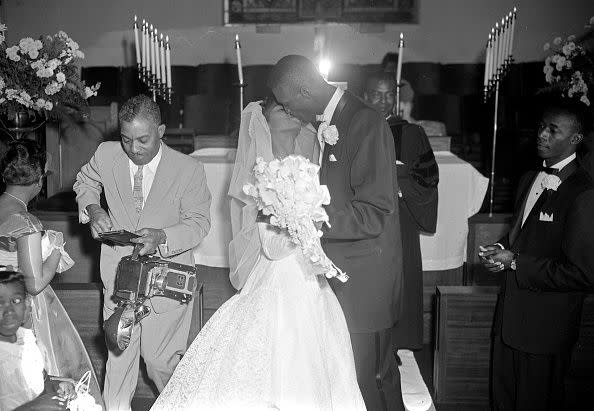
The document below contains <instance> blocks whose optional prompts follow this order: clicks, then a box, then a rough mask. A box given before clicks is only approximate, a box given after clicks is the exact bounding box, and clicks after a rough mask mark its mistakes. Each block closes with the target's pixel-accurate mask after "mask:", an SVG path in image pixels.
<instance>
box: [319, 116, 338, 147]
mask: <svg viewBox="0 0 594 411" xmlns="http://www.w3.org/2000/svg"><path fill="white" fill-rule="evenodd" d="M318 139H320V140H321V141H323V142H324V143H326V144H329V145H331V146H333V145H335V144H336V143H337V142H338V129H337V128H336V126H334V125H332V126H331V125H329V124H328V123H326V122H325V121H324V122H323V123H321V124H320V126H319V127H318Z"/></svg>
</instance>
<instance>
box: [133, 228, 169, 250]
mask: <svg viewBox="0 0 594 411" xmlns="http://www.w3.org/2000/svg"><path fill="white" fill-rule="evenodd" d="M136 234H138V235H140V237H138V238H133V239H132V240H130V241H132V242H133V243H136V244H142V245H143V247H142V249H141V250H140V252H139V253H138V254H139V255H147V254H153V253H154V252H155V251H157V247H158V246H159V245H161V244H165V242H166V241H167V235H166V234H165V231H163V230H161V229H158V228H143V229H142V230H139V231H137V232H136Z"/></svg>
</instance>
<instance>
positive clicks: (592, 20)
mask: <svg viewBox="0 0 594 411" xmlns="http://www.w3.org/2000/svg"><path fill="white" fill-rule="evenodd" d="M589 23H590V24H593V25H594V16H592V17H590V22H589Z"/></svg>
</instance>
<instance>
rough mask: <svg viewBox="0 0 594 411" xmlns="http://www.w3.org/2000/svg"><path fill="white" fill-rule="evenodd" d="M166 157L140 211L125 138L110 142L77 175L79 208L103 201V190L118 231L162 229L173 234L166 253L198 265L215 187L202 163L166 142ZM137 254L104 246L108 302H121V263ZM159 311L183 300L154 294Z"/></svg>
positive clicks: (163, 253) (169, 235) (129, 249)
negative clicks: (117, 286) (117, 287)
mask: <svg viewBox="0 0 594 411" xmlns="http://www.w3.org/2000/svg"><path fill="white" fill-rule="evenodd" d="M162 147H163V152H162V156H161V161H160V162H159V166H158V167H157V172H156V174H155V178H154V180H153V185H152V186H151V190H150V192H149V195H148V197H147V198H146V200H145V202H144V207H143V209H142V212H141V213H140V215H138V214H137V212H136V209H135V206H134V198H133V197H132V185H131V181H130V169H129V160H128V156H127V155H126V153H125V152H124V150H123V149H122V147H121V144H120V143H119V142H115V141H109V142H104V143H102V144H101V145H99V147H98V148H97V151H96V152H95V154H94V155H93V157H92V158H91V160H90V161H89V162H88V163H87V164H85V165H84V166H83V167H82V168H81V170H80V172H79V173H78V174H77V176H76V182H75V183H74V191H75V192H76V201H77V203H78V207H79V210H80V211H82V210H84V209H86V207H87V206H88V205H90V204H99V198H100V194H101V192H102V191H103V192H104V193H105V198H106V200H107V206H108V213H109V217H110V218H111V221H112V223H113V228H114V230H121V229H123V230H128V231H131V232H134V231H137V230H140V229H142V228H160V229H163V230H164V231H165V234H166V235H167V243H166V247H163V246H160V247H159V253H160V256H161V257H162V258H165V259H169V260H171V261H175V262H177V263H180V264H187V265H192V266H193V265H194V258H193V253H192V249H193V248H194V247H196V246H197V245H198V244H199V243H200V242H201V241H202V239H203V238H204V237H205V236H206V235H207V234H208V231H209V229H210V200H211V196H210V192H209V190H208V186H207V184H206V175H205V173H204V167H203V166H202V164H201V163H200V162H199V161H198V160H196V159H194V158H192V157H190V156H188V155H185V154H182V153H179V152H177V151H175V150H173V149H171V148H169V147H167V146H166V145H165V144H163V146H162ZM130 254H132V247H121V246H116V247H112V246H109V245H107V244H102V245H101V280H102V281H103V287H104V291H105V294H104V296H105V302H104V304H105V305H106V306H108V307H114V306H115V305H114V304H113V302H112V301H111V300H110V298H109V297H110V296H111V295H112V294H113V291H114V290H113V288H114V280H115V273H116V268H117V265H118V262H119V261H120V259H121V258H122V257H124V256H126V255H130ZM151 301H152V303H153V307H154V308H155V310H161V311H167V310H170V309H173V308H175V307H179V303H178V302H176V301H173V300H171V299H167V298H164V297H153V298H151Z"/></svg>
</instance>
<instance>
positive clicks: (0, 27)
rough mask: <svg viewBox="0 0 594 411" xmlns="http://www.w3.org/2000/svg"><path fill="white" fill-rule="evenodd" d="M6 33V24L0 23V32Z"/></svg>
mask: <svg viewBox="0 0 594 411" xmlns="http://www.w3.org/2000/svg"><path fill="white" fill-rule="evenodd" d="M5 31H6V24H3V23H0V32H5Z"/></svg>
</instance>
